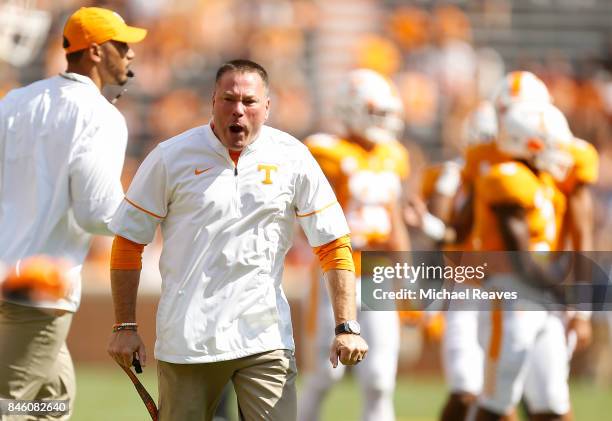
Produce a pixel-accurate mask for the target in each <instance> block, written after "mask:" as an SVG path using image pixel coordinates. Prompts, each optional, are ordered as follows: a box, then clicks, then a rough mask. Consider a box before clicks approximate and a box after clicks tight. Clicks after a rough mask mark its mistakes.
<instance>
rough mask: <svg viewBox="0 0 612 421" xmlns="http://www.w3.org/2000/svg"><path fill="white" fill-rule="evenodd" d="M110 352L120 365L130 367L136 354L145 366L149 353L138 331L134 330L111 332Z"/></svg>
mask: <svg viewBox="0 0 612 421" xmlns="http://www.w3.org/2000/svg"><path fill="white" fill-rule="evenodd" d="M108 353H109V354H110V356H111V357H113V359H114V360H115V361H117V363H118V364H119V365H122V366H124V367H130V366H131V365H132V361H133V359H134V356H136V358H137V359H138V361H140V365H142V366H143V367H144V366H146V363H147V353H146V351H145V346H144V343H143V342H142V339H140V335H138V332H135V331H133V330H121V331H119V332H113V333H112V334H111V337H110V340H109V343H108Z"/></svg>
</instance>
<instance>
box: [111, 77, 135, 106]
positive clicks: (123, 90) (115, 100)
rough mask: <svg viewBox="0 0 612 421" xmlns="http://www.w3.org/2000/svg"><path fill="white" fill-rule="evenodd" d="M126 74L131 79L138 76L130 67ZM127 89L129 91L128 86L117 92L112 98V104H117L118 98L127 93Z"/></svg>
mask: <svg viewBox="0 0 612 421" xmlns="http://www.w3.org/2000/svg"><path fill="white" fill-rule="evenodd" d="M125 75H126V76H127V77H129V78H130V79H131V78H133V77H134V76H136V74H135V73H134V72H133V71H132V70H130V69H128V71H127V73H126V74H125ZM125 91H127V86H124V87H123V89H122V90H121V92H119V93H118V94H117V96H116V97H115V98H113V99H112V100H111V104H115V103H116V102H117V100H118V99H119V98H121V95H123V94H124V93H125Z"/></svg>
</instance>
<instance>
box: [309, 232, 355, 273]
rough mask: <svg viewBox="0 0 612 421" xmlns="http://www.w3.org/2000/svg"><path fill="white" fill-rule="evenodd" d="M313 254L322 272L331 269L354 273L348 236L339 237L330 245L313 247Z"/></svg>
mask: <svg viewBox="0 0 612 421" xmlns="http://www.w3.org/2000/svg"><path fill="white" fill-rule="evenodd" d="M312 250H313V251H314V253H315V254H316V255H317V257H318V258H319V264H320V265H321V269H323V272H327V271H328V270H331V269H341V270H350V271H351V272H355V264H354V263H353V256H352V251H353V250H352V248H351V238H350V237H349V236H348V235H345V236H344V237H340V238H338V239H336V240H334V241H332V242H330V243H327V244H323V245H322V246H319V247H313V249H312Z"/></svg>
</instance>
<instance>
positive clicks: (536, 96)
mask: <svg viewBox="0 0 612 421" xmlns="http://www.w3.org/2000/svg"><path fill="white" fill-rule="evenodd" d="M492 101H493V105H494V106H495V109H496V110H497V112H498V113H499V114H500V116H501V115H502V114H503V113H504V112H505V111H506V110H507V109H508V108H509V107H510V106H511V105H512V104H514V103H516V102H522V101H527V102H538V103H550V102H552V98H551V96H550V93H549V92H548V88H547V87H546V85H545V84H544V82H542V79H540V78H539V77H537V76H536V75H534V74H533V73H531V72H526V71H520V70H519V71H514V72H510V73H508V74H507V75H506V76H504V78H503V79H502V80H501V81H500V82H499V84H498V85H497V87H496V88H495V90H494V91H493V98H492Z"/></svg>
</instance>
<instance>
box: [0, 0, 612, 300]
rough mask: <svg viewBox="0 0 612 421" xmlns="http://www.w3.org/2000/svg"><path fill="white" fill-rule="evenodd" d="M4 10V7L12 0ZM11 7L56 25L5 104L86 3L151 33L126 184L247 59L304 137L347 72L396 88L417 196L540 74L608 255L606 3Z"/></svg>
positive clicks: (289, 0) (19, 69) (610, 71)
mask: <svg viewBox="0 0 612 421" xmlns="http://www.w3.org/2000/svg"><path fill="white" fill-rule="evenodd" d="M0 3H4V4H0V6H1V7H3V8H4V7H6V6H7V5H8V4H9V3H11V2H0ZM13 3H20V4H28V3H29V5H30V7H31V6H33V5H34V4H35V8H36V9H38V10H42V11H45V12H46V13H47V16H48V17H50V27H49V29H48V31H47V30H44V31H42V33H41V34H38V35H36V33H35V32H36V28H33V27H31V28H30V32H31V33H32V34H33V35H32V37H34V38H36V37H38V38H39V41H40V42H39V44H40V45H39V48H38V49H35V51H36V54H34V56H33V57H32V61H31V62H30V63H28V64H24V65H22V66H15V65H12V64H9V63H8V62H4V61H2V60H0V97H2V96H3V95H4V94H5V93H6V92H7V91H8V90H10V89H12V88H14V87H17V86H21V85H24V84H27V83H29V82H32V81H34V80H36V79H38V78H41V77H46V76H49V75H53V74H57V73H59V72H60V71H63V70H64V69H65V59H64V52H63V50H62V45H61V31H62V25H63V23H64V22H65V20H66V17H67V16H68V14H70V13H71V12H72V11H74V10H75V9H76V8H77V7H79V6H94V5H96V6H102V7H108V8H111V9H113V10H117V11H119V12H120V13H121V14H122V16H124V17H125V18H126V20H127V21H129V22H131V23H132V24H134V25H136V26H140V27H144V28H148V30H149V35H148V37H147V38H146V40H145V41H144V42H142V43H141V44H138V45H135V46H134V50H135V52H136V55H137V57H138V58H137V60H136V62H135V65H134V67H133V69H134V72H135V73H136V77H135V78H134V80H133V81H131V82H130V83H129V85H128V94H126V95H123V96H122V97H121V99H120V100H119V101H118V102H117V106H118V108H119V109H120V111H121V112H122V113H123V114H124V115H125V117H126V119H127V124H128V127H129V130H130V141H129V146H128V157H127V158H126V166H125V169H124V180H123V181H124V186H126V187H127V185H128V184H129V181H130V180H131V177H132V176H133V173H134V171H135V170H136V168H137V167H138V165H139V164H140V162H141V161H142V159H143V158H144V157H145V156H146V154H147V153H148V152H149V151H150V150H151V149H152V148H153V147H154V146H155V145H156V144H157V143H158V142H160V141H162V140H164V139H167V138H169V137H172V136H174V135H176V134H178V133H180V132H181V131H183V130H186V129H188V128H191V127H194V126H197V125H201V124H205V123H206V122H207V121H208V119H209V117H210V108H209V107H210V105H209V104H210V100H209V99H210V97H211V95H212V87H213V83H214V71H215V69H216V68H217V67H218V66H219V65H220V64H221V63H223V62H224V61H226V60H228V59H232V58H236V57H244V58H250V59H252V60H254V61H257V62H259V63H261V64H262V65H263V66H264V67H265V68H266V69H267V70H268V71H269V73H270V80H271V93H272V112H271V119H270V121H269V122H268V124H269V125H271V126H273V127H277V128H279V129H281V130H284V131H287V132H289V133H291V134H293V135H294V136H296V137H298V138H302V139H303V138H304V137H305V136H307V135H308V134H310V133H313V132H316V131H319V130H333V127H331V126H330V124H331V123H330V121H332V120H333V118H332V117H333V99H334V95H335V91H334V88H335V86H336V84H337V82H338V81H339V79H340V78H341V77H342V75H343V74H344V73H345V72H346V71H347V70H349V69H352V68H355V67H368V68H372V69H374V70H377V71H378V72H380V73H382V74H384V75H387V76H388V77H390V78H391V79H393V80H394V81H395V82H396V84H397V86H398V87H399V89H400V94H401V97H402V99H403V102H404V108H405V120H406V132H405V136H404V139H403V141H404V143H405V145H406V146H407V147H408V148H409V150H410V154H411V177H410V184H411V188H412V189H413V190H414V189H416V188H417V186H419V185H420V181H419V177H420V170H421V169H422V168H424V167H425V166H426V165H427V164H428V163H431V162H436V161H441V160H443V159H448V158H451V157H453V156H456V155H458V154H459V145H458V143H459V139H460V133H461V130H462V129H461V128H462V124H463V121H464V119H465V117H466V116H467V115H468V114H469V112H470V111H472V110H473V109H474V107H475V106H476V104H477V103H478V102H479V101H480V100H481V99H482V98H486V97H488V96H489V95H490V93H491V90H492V88H493V86H494V84H495V83H496V82H497V81H498V80H499V79H500V78H501V77H502V76H503V75H504V74H505V72H506V71H510V70H513V69H519V68H520V69H522V70H529V71H532V72H534V73H535V74H537V75H538V76H539V77H540V78H542V80H544V81H545V82H546V84H547V86H548V87H549V89H550V91H551V94H552V96H553V98H554V103H555V105H556V106H558V107H559V108H560V109H561V110H562V111H563V113H564V114H565V115H566V116H567V117H568V120H569V122H570V125H571V129H572V131H573V132H574V134H575V135H576V136H577V137H580V138H583V139H586V140H588V141H589V142H592V143H593V144H594V145H595V147H596V148H597V149H598V151H599V153H600V159H601V166H600V168H601V173H600V177H599V182H598V184H597V186H596V189H595V197H596V223H595V226H596V227H599V228H601V229H598V230H597V233H596V238H595V241H596V245H597V249H598V250H612V244H611V241H612V237H611V236H610V235H609V234H606V233H609V232H612V231H611V230H612V222H611V221H612V165H611V164H612V143H611V142H610V131H611V123H612V32H610V27H609V23H608V24H607V25H606V24H605V22H606V21H607V22H609V21H610V19H611V18H612V5H606V1H604V0H573V1H572V0H520V1H510V0H464V1H453V2H449V1H435V0H414V1H399V0H397V1H392V0H386V1H385V0H378V1H375V0H333V1H331V0H327V1H316V0H250V1H238V0H109V1H79V0H39V1H37V2H13ZM3 11H4V12H5V11H6V9H3ZM0 14H1V13H0ZM589 19H591V20H589ZM602 22H603V24H602ZM606 26H607V28H606ZM43 29H45V27H44V26H43ZM22 36H23V35H22ZM35 41H36V40H34V41H32V42H33V43H34V44H36V42H35ZM116 94H117V92H108V95H109V96H114V95H116ZM110 241H111V240H110V239H109V240H107V239H103V240H102V239H101V240H96V243H95V245H94V247H93V248H92V252H91V255H90V259H89V265H88V268H86V270H85V274H84V279H85V283H84V290H85V291H86V292H87V291H88V290H90V291H91V290H95V289H96V280H97V281H99V282H98V283H97V285H98V286H99V287H100V289H104V290H107V288H108V279H107V278H108V274H107V272H108V269H107V264H108V263H107V262H108V258H109V257H108V256H109V254H110ZM415 248H418V243H417V244H416V245H415ZM148 249H150V247H149V248H148ZM311 254H312V252H311V250H310V247H308V246H307V244H306V243H303V244H302V247H299V245H298V246H297V247H296V250H294V251H293V252H292V254H291V255H290V257H289V258H288V260H287V262H288V268H287V274H286V277H287V281H288V283H287V294H288V295H289V296H293V297H294V298H295V297H297V298H298V299H299V298H300V297H301V296H302V295H303V294H304V292H303V291H302V288H301V287H300V285H304V284H303V282H305V280H304V276H305V275H304V273H305V272H307V271H305V270H303V268H304V267H305V266H307V265H308V264H309V263H310V259H311V258H312V257H311ZM147 256H148V257H147ZM147 259H148V262H149V264H146V263H145V267H144V268H143V269H144V271H145V273H147V271H148V275H145V279H144V282H145V283H147V281H148V283H149V284H150V285H151V288H152V290H154V291H155V290H156V288H158V284H157V283H158V275H156V252H155V251H154V250H147V251H146V252H145V260H147ZM306 276H307V275H306Z"/></svg>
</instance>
